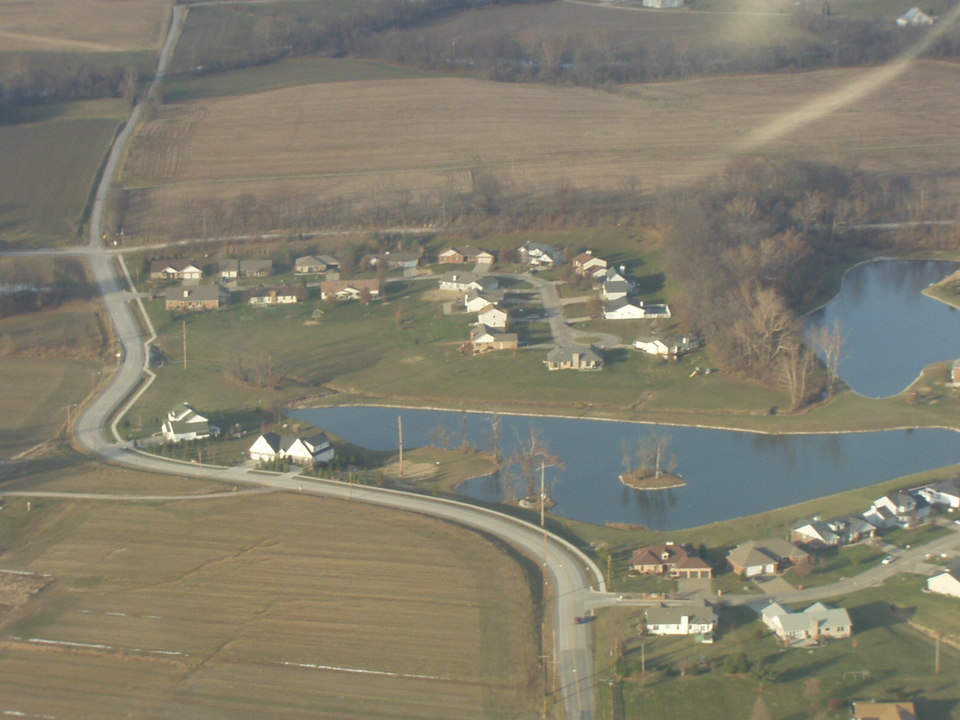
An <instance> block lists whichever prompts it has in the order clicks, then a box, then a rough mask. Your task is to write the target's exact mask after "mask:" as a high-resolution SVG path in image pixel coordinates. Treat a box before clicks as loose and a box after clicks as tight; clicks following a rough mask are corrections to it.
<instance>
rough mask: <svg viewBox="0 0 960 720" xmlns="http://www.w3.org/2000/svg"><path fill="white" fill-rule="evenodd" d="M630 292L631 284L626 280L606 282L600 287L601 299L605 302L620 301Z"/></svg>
mask: <svg viewBox="0 0 960 720" xmlns="http://www.w3.org/2000/svg"><path fill="white" fill-rule="evenodd" d="M629 292H630V283H628V282H627V281H626V280H606V281H605V282H604V283H603V285H601V286H600V299H601V300H603V301H604V302H611V301H613V300H620V299H621V298H625V297H626V296H627V294H628V293H629Z"/></svg>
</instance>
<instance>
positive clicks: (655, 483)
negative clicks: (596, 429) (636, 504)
mask: <svg viewBox="0 0 960 720" xmlns="http://www.w3.org/2000/svg"><path fill="white" fill-rule="evenodd" d="M669 448H670V436H669V435H667V434H666V433H664V432H657V431H650V432H649V433H648V434H647V435H645V436H640V438H639V439H638V441H637V449H636V453H635V458H636V461H637V466H636V467H635V468H632V469H631V464H632V460H633V458H632V457H631V456H630V453H629V452H628V451H627V448H626V445H624V453H623V465H624V468H625V472H624V473H623V474H621V475H620V481H621V482H623V484H624V485H627V486H629V487H632V488H635V489H638V490H660V489H665V488H667V487H676V486H679V485H685V484H686V483H684V481H683V479H682V478H681V477H680V476H679V475H677V474H676V472H675V470H676V467H677V456H676V455H673V454H668V453H667V451H668V450H669Z"/></svg>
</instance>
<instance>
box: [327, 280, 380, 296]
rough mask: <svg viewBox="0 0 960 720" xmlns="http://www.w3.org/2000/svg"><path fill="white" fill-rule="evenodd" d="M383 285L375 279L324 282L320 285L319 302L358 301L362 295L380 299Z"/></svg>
mask: <svg viewBox="0 0 960 720" xmlns="http://www.w3.org/2000/svg"><path fill="white" fill-rule="evenodd" d="M382 289H383V283H382V282H381V281H380V280H378V279H376V278H368V279H362V280H325V281H324V282H322V283H320V299H321V300H359V299H361V298H362V297H363V296H364V294H368V295H369V296H370V297H371V298H378V297H380V292H381V290H382Z"/></svg>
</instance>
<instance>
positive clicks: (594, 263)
mask: <svg viewBox="0 0 960 720" xmlns="http://www.w3.org/2000/svg"><path fill="white" fill-rule="evenodd" d="M606 269H607V261H606V260H604V259H603V258H601V257H597V256H596V255H594V254H593V251H592V250H587V251H586V252H582V253H580V254H579V255H577V256H576V257H575V258H574V259H573V271H574V272H575V273H576V274H577V275H580V276H582V277H593V276H594V275H595V274H596V273H597V272H599V271H604V270H606Z"/></svg>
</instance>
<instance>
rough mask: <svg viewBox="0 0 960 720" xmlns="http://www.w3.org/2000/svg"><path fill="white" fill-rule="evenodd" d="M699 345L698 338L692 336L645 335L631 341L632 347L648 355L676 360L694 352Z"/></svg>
mask: <svg viewBox="0 0 960 720" xmlns="http://www.w3.org/2000/svg"><path fill="white" fill-rule="evenodd" d="M700 345H701V342H700V338H698V337H696V336H694V335H674V336H671V337H653V336H650V335H646V336H643V337H639V338H637V339H636V340H634V341H633V347H635V348H636V349H637V350H641V351H643V352H645V353H647V354H649V355H657V356H658V357H667V358H678V357H680V356H681V355H686V354H687V353H688V352H692V351H693V350H696V349H697V348H699V347H700Z"/></svg>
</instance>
